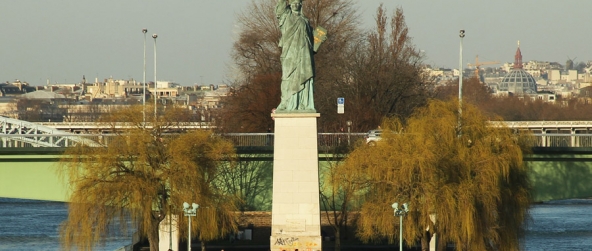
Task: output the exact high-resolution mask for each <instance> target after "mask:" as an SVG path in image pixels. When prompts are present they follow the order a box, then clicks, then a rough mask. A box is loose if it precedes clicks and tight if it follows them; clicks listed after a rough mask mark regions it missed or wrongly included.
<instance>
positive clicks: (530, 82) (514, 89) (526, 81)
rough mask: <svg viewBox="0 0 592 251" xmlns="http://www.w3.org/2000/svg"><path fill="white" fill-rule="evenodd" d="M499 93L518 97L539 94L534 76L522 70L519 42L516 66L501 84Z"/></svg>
mask: <svg viewBox="0 0 592 251" xmlns="http://www.w3.org/2000/svg"><path fill="white" fill-rule="evenodd" d="M499 91H500V92H507V93H508V94H512V95H518V96H522V95H529V94H537V83H536V81H535V80H534V78H533V77H532V75H530V74H529V73H528V72H526V71H525V70H524V69H522V52H521V51H520V42H518V49H517V50H516V55H515V56H514V66H513V68H512V70H510V72H509V73H508V74H507V75H506V76H505V77H504V78H503V79H502V81H501V82H500V83H499Z"/></svg>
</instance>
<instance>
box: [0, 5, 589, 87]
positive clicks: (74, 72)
mask: <svg viewBox="0 0 592 251" xmlns="http://www.w3.org/2000/svg"><path fill="white" fill-rule="evenodd" d="M254 1H260V0H254ZM353 2H354V3H356V6H357V9H358V10H359V11H360V13H361V15H362V17H363V20H362V21H363V22H364V24H363V25H364V26H365V27H371V26H372V23H373V22H374V21H373V20H374V19H373V18H374V14H375V11H376V8H377V7H378V5H379V4H380V3H381V2H384V4H385V6H386V7H387V10H388V11H389V12H388V13H389V14H390V13H391V12H392V11H393V10H394V9H395V8H396V7H398V6H400V7H402V8H403V11H404V14H405V17H406V20H407V25H408V27H409V29H410V35H411V36H412V37H413V42H414V44H415V45H416V46H417V47H418V48H419V49H421V50H423V51H424V52H425V55H426V60H425V62H426V63H428V64H431V65H432V66H435V67H447V68H458V65H459V46H460V38H459V37H458V31H459V30H460V29H464V30H466V37H465V38H464V41H463V59H464V60H463V64H464V65H466V64H467V63H471V62H474V60H475V56H476V55H479V59H480V61H500V62H512V61H513V60H514V53H515V51H516V42H517V41H518V40H520V48H521V51H522V54H523V56H524V61H529V60H543V61H555V62H559V63H561V64H564V63H565V61H566V60H568V59H569V58H571V59H574V61H575V62H580V61H583V62H586V61H588V60H592V49H591V46H592V32H591V31H590V28H589V27H590V25H591V24H592V14H591V13H590V10H592V1H589V0H581V1H555V0H554V1H551V0H519V1H512V0H497V1H489V0H488V1H481V0H430V1H427V0H398V1H392V0H390V1H385V0H354V1H353ZM251 3H252V0H183V1H177V0H174V1H173V0H171V1H162V0H100V1H97V0H93V1H91V0H51V1H38V0H18V1H17V0H14V1H7V0H5V1H3V2H2V8H0V24H1V25H0V27H1V28H0V31H1V34H0V39H1V42H0V60H1V61H0V82H4V81H14V80H15V79H19V80H21V81H27V82H29V83H30V84H32V85H45V83H46V81H47V80H48V79H49V81H50V82H51V83H56V82H57V83H64V82H67V83H75V82H79V81H80V80H81V79H82V76H83V75H85V76H86V79H87V82H92V81H94V80H95V78H98V79H99V80H103V79H105V78H109V77H113V78H114V79H131V78H133V79H136V80H140V81H141V80H142V75H143V62H144V61H143V48H144V47H143V44H144V36H143V34H142V28H147V29H148V34H147V35H148V36H147V42H146V80H147V81H153V80H154V71H153V69H154V57H153V50H154V42H153V39H152V37H151V35H152V34H153V33H157V34H158V38H157V41H156V42H157V78H158V80H169V81H173V82H177V83H180V84H182V85H193V84H201V83H205V84H221V83H223V82H224V81H225V80H227V79H228V76H227V75H228V72H229V71H228V66H229V65H231V62H230V56H229V54H230V50H231V47H232V43H233V39H234V38H235V37H236V35H235V34H236V33H237V32H238V31H237V29H236V27H235V22H236V14H237V13H239V12H242V11H248V8H249V6H250V5H251ZM304 4H306V0H304Z"/></svg>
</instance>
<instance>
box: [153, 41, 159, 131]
mask: <svg viewBox="0 0 592 251" xmlns="http://www.w3.org/2000/svg"><path fill="white" fill-rule="evenodd" d="M157 37H158V35H156V34H152V38H154V122H156V96H157V88H158V84H157V83H156V38H157Z"/></svg>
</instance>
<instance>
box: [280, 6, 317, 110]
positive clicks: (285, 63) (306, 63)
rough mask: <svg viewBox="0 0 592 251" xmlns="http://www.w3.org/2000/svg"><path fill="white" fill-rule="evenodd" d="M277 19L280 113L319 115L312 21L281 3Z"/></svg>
mask: <svg viewBox="0 0 592 251" xmlns="http://www.w3.org/2000/svg"><path fill="white" fill-rule="evenodd" d="M276 15H277V18H278V20H279V26H280V30H281V33H282V37H281V39H280V42H279V46H280V47H281V48H282V54H281V63H282V83H281V90H282V98H281V102H280V105H279V106H278V107H277V112H316V110H315V107H314V97H313V80H314V75H315V72H314V55H313V53H314V52H313V42H314V40H313V34H312V28H311V26H310V24H309V21H308V19H307V18H306V17H304V16H303V15H302V14H298V13H294V12H292V10H291V9H290V7H289V6H287V5H286V4H285V2H284V1H278V5H277V6H276Z"/></svg>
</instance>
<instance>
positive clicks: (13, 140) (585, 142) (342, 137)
mask: <svg viewBox="0 0 592 251" xmlns="http://www.w3.org/2000/svg"><path fill="white" fill-rule="evenodd" d="M220 136H221V137H223V138H226V139H228V140H230V141H231V142H232V143H233V144H234V145H235V146H237V147H261V146H273V144H274V134H273V133H226V134H220ZM365 136H366V134H365V133H319V134H318V137H317V140H318V146H319V147H339V146H347V145H351V144H354V142H356V141H358V140H363V139H364V137H365ZM115 137H117V135H115V134H0V148H28V147H70V146H73V145H75V144H81V143H82V144H88V145H92V146H100V145H105V144H108V143H109V141H110V140H112V139H114V138H115ZM529 141H530V142H529V143H530V144H531V145H532V146H534V147H590V148H592V134H533V136H532V137H531V138H530V139H529Z"/></svg>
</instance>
